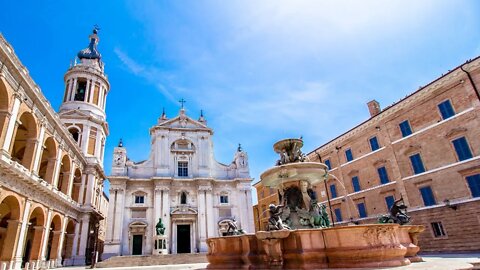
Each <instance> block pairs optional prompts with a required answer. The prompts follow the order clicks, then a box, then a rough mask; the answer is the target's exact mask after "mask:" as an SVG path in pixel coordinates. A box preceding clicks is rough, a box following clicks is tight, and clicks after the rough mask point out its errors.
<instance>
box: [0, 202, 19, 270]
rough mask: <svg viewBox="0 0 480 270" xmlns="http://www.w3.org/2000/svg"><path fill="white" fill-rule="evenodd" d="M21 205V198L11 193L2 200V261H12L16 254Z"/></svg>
mask: <svg viewBox="0 0 480 270" xmlns="http://www.w3.org/2000/svg"><path fill="white" fill-rule="evenodd" d="M20 212H21V206H20V201H19V198H17V197H15V196H13V195H9V196H6V197H5V198H4V199H3V200H1V202H0V261H11V260H12V259H13V257H14V256H15V250H16V246H17V244H18V243H17V242H18V239H17V235H18V230H19V227H20V226H19V224H18V223H19V222H20Z"/></svg>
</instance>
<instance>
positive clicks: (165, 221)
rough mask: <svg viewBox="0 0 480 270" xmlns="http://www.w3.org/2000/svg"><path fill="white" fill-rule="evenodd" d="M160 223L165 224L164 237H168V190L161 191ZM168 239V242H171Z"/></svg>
mask: <svg viewBox="0 0 480 270" xmlns="http://www.w3.org/2000/svg"><path fill="white" fill-rule="evenodd" d="M161 192H162V215H163V216H162V221H163V224H165V235H167V236H168V235H170V192H169V189H168V188H166V187H165V188H163V189H162V191H161ZM171 239H172V238H170V239H169V240H168V241H169V242H172V241H171ZM167 248H168V247H167Z"/></svg>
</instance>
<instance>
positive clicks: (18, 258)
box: [15, 199, 32, 269]
mask: <svg viewBox="0 0 480 270" xmlns="http://www.w3.org/2000/svg"><path fill="white" fill-rule="evenodd" d="M31 205H32V201H31V200H29V199H27V200H25V207H24V209H25V210H23V216H22V227H21V228H20V234H19V236H18V242H17V248H16V250H15V269H20V267H21V265H22V257H23V250H24V245H25V237H26V236H27V230H28V221H29V220H28V217H29V214H30V206H31Z"/></svg>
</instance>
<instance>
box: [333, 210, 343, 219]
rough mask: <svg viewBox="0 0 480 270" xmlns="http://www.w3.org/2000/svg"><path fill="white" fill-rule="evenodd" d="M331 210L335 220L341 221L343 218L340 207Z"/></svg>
mask: <svg viewBox="0 0 480 270" xmlns="http://www.w3.org/2000/svg"><path fill="white" fill-rule="evenodd" d="M333 212H334V213H335V221H336V222H341V221H342V220H343V219H342V210H340V208H335V210H333Z"/></svg>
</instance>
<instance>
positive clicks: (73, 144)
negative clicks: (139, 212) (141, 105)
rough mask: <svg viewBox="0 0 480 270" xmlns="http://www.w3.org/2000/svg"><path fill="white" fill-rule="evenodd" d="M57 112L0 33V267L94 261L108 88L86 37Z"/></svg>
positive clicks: (100, 226)
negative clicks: (87, 44)
mask: <svg viewBox="0 0 480 270" xmlns="http://www.w3.org/2000/svg"><path fill="white" fill-rule="evenodd" d="M89 40H90V44H89V46H88V47H87V48H86V49H84V50H81V51H80V52H79V53H78V55H77V57H76V60H75V64H72V65H71V66H70V68H69V69H68V71H67V72H66V74H65V77H64V80H65V91H64V95H63V103H62V105H61V107H60V111H59V112H58V113H57V112H55V110H54V109H53V108H52V107H51V106H50V103H49V102H48V100H47V99H46V98H45V96H44V95H43V93H42V90H41V89H40V87H39V86H38V85H37V84H36V83H35V82H34V81H33V79H32V78H31V77H30V75H29V72H28V70H27V68H26V67H25V66H23V65H22V63H21V62H20V60H19V59H18V57H17V56H16V54H15V52H14V49H13V47H12V46H11V45H10V44H9V43H8V42H7V41H6V40H5V38H4V37H3V36H2V35H1V34H0V148H1V149H0V269H2V270H5V269H8V270H10V269H46V268H52V267H57V266H60V265H64V266H65V265H84V264H89V263H91V262H92V261H94V260H96V258H98V255H97V254H98V251H99V250H101V246H102V244H101V238H102V237H101V236H103V235H104V231H105V230H104V226H105V222H104V220H105V214H106V213H105V212H106V209H107V208H108V199H107V198H106V196H105V194H104V193H103V180H104V179H105V178H106V176H105V173H104V170H103V151H104V145H105V139H106V137H107V135H108V125H107V122H106V115H105V103H106V102H105V101H106V96H107V94H108V92H109V89H110V84H109V82H108V80H107V77H106V75H105V73H104V69H103V62H102V61H101V56H100V53H98V50H97V43H98V41H99V38H98V35H97V31H96V30H94V32H93V33H92V34H91V35H90V37H89Z"/></svg>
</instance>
